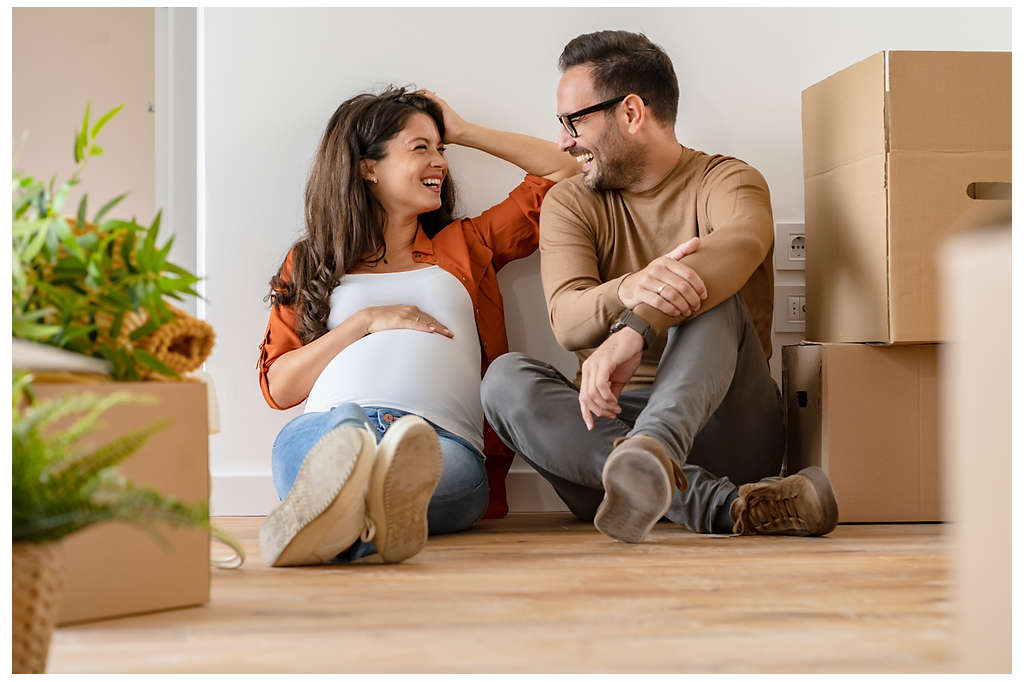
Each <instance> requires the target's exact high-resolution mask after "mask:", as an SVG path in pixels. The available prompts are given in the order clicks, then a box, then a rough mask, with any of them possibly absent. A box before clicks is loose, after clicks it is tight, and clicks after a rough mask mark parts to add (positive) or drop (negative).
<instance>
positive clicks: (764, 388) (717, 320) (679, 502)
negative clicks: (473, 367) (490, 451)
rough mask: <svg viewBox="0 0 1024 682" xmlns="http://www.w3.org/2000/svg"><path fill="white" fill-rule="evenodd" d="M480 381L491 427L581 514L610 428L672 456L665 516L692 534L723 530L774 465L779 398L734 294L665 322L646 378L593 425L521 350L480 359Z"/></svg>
mask: <svg viewBox="0 0 1024 682" xmlns="http://www.w3.org/2000/svg"><path fill="white" fill-rule="evenodd" d="M481 390H482V400H483V406H484V414H485V415H486V417H487V421H488V422H490V424H491V426H493V427H494V430H495V431H496V432H497V434H498V435H499V436H500V437H501V439H502V440H503V441H504V442H505V444H506V445H507V446H508V447H509V448H511V449H512V450H515V451H516V452H518V453H519V455H520V456H521V457H522V458H523V459H524V460H526V462H527V463H529V464H530V466H532V467H533V468H534V469H536V470H537V472H538V473H540V475H541V476H543V477H544V478H545V479H547V480H548V481H549V482H550V483H551V485H552V486H554V489H555V492H557V493H558V496H559V497H561V498H562V500H563V501H564V502H565V504H566V505H567V506H568V507H569V509H570V511H572V513H573V514H575V515H576V516H577V517H578V518H580V519H582V520H585V521H590V520H593V518H594V514H595V513H596V511H597V507H598V505H600V503H601V500H602V499H603V498H604V491H603V488H602V483H601V473H602V471H603V469H604V463H605V460H606V459H607V458H608V455H609V454H610V453H611V451H612V447H613V446H612V442H613V441H614V440H615V439H616V438H618V437H620V436H633V435H636V434H640V433H643V434H647V435H649V436H653V437H655V438H657V439H658V440H659V441H661V443H662V444H664V445H665V448H666V450H667V452H668V453H669V455H670V456H672V457H673V458H675V460H676V461H677V462H679V464H680V465H681V466H682V470H683V474H684V475H685V476H686V481H687V483H688V484H689V487H688V489H687V490H685V491H676V494H675V497H674V499H673V500H672V505H671V506H670V507H669V510H668V513H667V514H666V517H667V518H668V519H669V520H671V521H674V522H676V523H679V524H681V525H683V526H685V527H686V528H688V529H690V530H692V531H694V532H698V533H728V532H731V521H730V519H729V513H728V512H729V510H728V506H729V504H730V503H731V501H732V500H733V499H734V498H735V494H736V488H737V486H740V485H742V484H744V483H749V482H753V481H757V480H760V479H761V478H764V477H766V476H777V475H778V474H779V471H780V469H781V467H782V456H783V451H784V449H785V439H786V434H785V428H784V426H783V419H782V397H781V395H780V393H779V390H778V387H777V386H776V385H775V381H774V380H773V379H772V378H771V375H770V374H769V372H768V363H767V362H766V361H765V357H764V353H763V351H762V350H761V345H760V342H759V340H758V336H757V333H756V331H755V329H754V325H753V322H752V321H751V319H750V313H749V312H748V310H747V307H746V305H745V304H744V303H743V300H742V299H741V298H740V296H739V295H738V294H737V295H735V296H733V297H732V298H729V299H727V300H725V301H723V302H722V303H720V304H719V305H717V306H715V307H714V308H712V309H711V310H708V311H707V312H705V313H703V314H702V315H700V316H698V317H696V318H694V319H693V320H691V321H689V322H684V323H682V324H680V325H677V326H675V327H672V328H671V329H669V331H668V341H667V344H666V346H665V352H664V353H663V355H662V357H661V361H660V362H659V364H658V372H657V375H656V377H655V381H654V384H652V385H651V386H650V387H649V388H644V389H641V390H636V391H628V392H624V393H623V394H622V395H621V396H620V400H619V405H620V407H621V408H622V412H621V413H620V414H619V416H618V417H617V418H614V419H603V418H602V419H596V420H595V426H594V430H593V431H587V427H586V425H585V424H584V423H583V418H582V417H581V416H580V406H579V390H578V389H577V388H576V386H575V384H573V382H572V381H570V380H569V379H568V378H566V377H565V376H564V375H562V374H561V373H560V372H559V371H558V370H556V369H555V368H554V367H552V366H551V365H549V364H547V363H544V362H540V361H538V360H534V359H533V358H530V357H528V356H526V355H524V354H522V353H507V354H505V355H502V356H501V357H499V358H498V359H496V360H495V361H494V362H493V363H491V366H490V368H489V369H488V370H487V374H486V375H485V376H484V380H483V386H482V389H481Z"/></svg>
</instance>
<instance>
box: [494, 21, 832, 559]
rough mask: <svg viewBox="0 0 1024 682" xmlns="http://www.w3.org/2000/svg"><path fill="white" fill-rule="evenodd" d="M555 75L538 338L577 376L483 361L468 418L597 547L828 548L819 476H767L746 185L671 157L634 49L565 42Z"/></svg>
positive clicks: (684, 152) (778, 453) (778, 446)
mask: <svg viewBox="0 0 1024 682" xmlns="http://www.w3.org/2000/svg"><path fill="white" fill-rule="evenodd" d="M559 68H560V70H561V71H562V77H561V80H560V81H559V84H558V93H557V99H558V111H559V112H560V113H559V115H558V118H559V120H560V121H561V123H562V131H561V134H560V139H559V144H560V147H561V149H563V150H564V151H566V152H568V153H569V154H571V155H573V156H574V157H576V159H577V160H578V161H579V163H580V165H581V170H582V173H581V174H580V175H577V176H575V177H573V178H570V179H568V180H565V181H563V182H561V183H559V184H558V185H556V186H555V187H554V188H552V189H551V191H550V192H549V193H548V195H547V198H546V199H545V201H544V204H543V207H542V209H541V223H540V224H541V239H540V249H541V277H542V280H543V285H544V294H545V297H546V298H547V304H548V311H549V315H550V320H551V326H552V329H553V330H554V333H555V337H556V338H557V339H558V342H559V343H560V344H561V345H562V346H564V347H565V348H567V349H569V350H573V351H576V353H577V355H578V357H579V359H580V361H581V363H582V364H581V369H580V373H579V375H578V378H577V382H576V383H575V384H574V383H573V382H570V381H569V380H568V379H567V378H566V377H564V376H562V375H561V374H560V373H559V372H558V371H557V370H555V369H554V368H553V367H551V366H550V365H548V364H546V363H543V362H539V361H537V360H534V359H532V358H529V357H527V356H525V355H523V354H521V353H509V354H507V355H504V356H502V357H501V358H499V359H498V360H496V361H495V362H494V363H493V364H492V365H491V367H490V369H489V371H488V372H487V375H486V376H485V378H484V385H483V403H484V410H485V413H486V415H487V419H488V421H489V422H490V423H491V424H492V425H494V426H495V429H496V431H497V433H498V434H499V435H500V436H501V438H502V439H503V440H504V441H505V443H506V444H507V445H509V446H510V447H511V448H512V449H513V450H516V451H517V452H519V453H520V455H521V456H522V457H523V459H525V460H526V461H527V462H529V463H530V465H531V466H533V467H534V468H535V469H536V470H537V471H538V472H539V473H540V474H541V475H542V476H544V477H545V478H546V479H547V480H548V481H549V482H550V483H551V484H552V485H553V486H554V488H555V490H556V492H557V493H558V495H559V496H560V497H561V498H562V500H564V501H565V503H566V504H567V505H568V507H569V509H570V510H571V511H572V512H573V513H574V514H575V515H576V516H577V517H579V518H581V519H584V520H590V519H593V520H594V525H595V526H597V528H598V530H600V531H601V532H602V533H604V534H605V535H608V536H610V537H612V538H615V539H617V540H621V541H624V542H640V541H642V540H643V539H644V538H645V537H646V535H647V534H648V532H649V531H650V529H651V528H652V527H653V526H654V524H655V523H656V522H657V521H658V520H660V519H661V518H662V517H663V516H667V517H668V519H670V520H672V521H674V522H676V523H680V524H682V525H683V526H685V527H687V528H689V529H690V530H693V531H695V532H700V533H730V532H736V533H741V534H752V533H764V534H771V533H781V534H792V535H823V534H825V533H828V532H830V531H831V530H832V529H833V528H834V527H835V524H836V519H837V515H838V513H837V508H836V501H835V497H834V494H833V492H832V487H831V485H830V484H829V482H828V479H827V478H826V476H825V474H824V473H823V472H822V471H821V470H820V469H818V468H816V467H811V468H809V469H805V470H803V471H801V472H799V473H798V474H796V475H793V476H789V477H787V478H784V479H779V478H777V474H778V473H779V470H780V468H781V462H782V455H783V450H784V446H785V432H784V427H783V420H782V400H781V396H780V394H779V391H778V388H777V387H776V385H775V382H774V381H773V380H772V378H771V376H770V374H769V372H768V363H767V360H766V357H767V356H770V354H771V340H770V329H771V320H772V283H773V273H772V244H773V239H774V236H773V234H774V230H773V221H772V214H771V201H770V198H769V193H768V185H767V184H766V183H765V181H764V178H763V177H762V176H761V174H760V173H758V172H757V171H756V170H755V169H754V168H752V167H750V166H748V165H747V164H746V163H744V162H742V161H740V160H738V159H733V158H729V157H725V156H719V155H715V156H712V155H708V154H704V153H703V152H699V151H695V150H692V149H688V148H686V147H683V146H681V145H680V144H679V142H678V141H677V140H676V136H675V130H674V127H675V119H676V111H677V108H678V101H679V86H678V84H677V81H676V76H675V71H674V69H673V67H672V62H671V60H670V59H669V58H668V55H667V54H665V52H664V51H663V50H662V49H661V48H660V47H658V46H657V45H655V44H654V43H652V42H651V41H650V40H648V39H647V38H646V37H645V36H643V35H641V34H634V33H628V32H625V31H600V32H597V33H590V34H586V35H581V36H579V37H577V38H575V39H574V40H572V41H570V42H569V44H568V45H566V47H565V49H564V51H563V52H562V55H561V58H560V59H559ZM773 476H776V477H775V478H769V477H773ZM737 486H738V487H737Z"/></svg>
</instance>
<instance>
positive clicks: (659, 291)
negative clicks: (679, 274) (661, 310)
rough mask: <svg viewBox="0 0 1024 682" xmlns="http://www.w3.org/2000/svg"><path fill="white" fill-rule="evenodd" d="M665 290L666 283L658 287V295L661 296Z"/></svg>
mask: <svg viewBox="0 0 1024 682" xmlns="http://www.w3.org/2000/svg"><path fill="white" fill-rule="evenodd" d="M664 290H665V285H664V284H662V285H661V286H660V287H658V296H661V292H662V291H664Z"/></svg>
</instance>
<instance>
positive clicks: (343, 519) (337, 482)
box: [260, 426, 376, 566]
mask: <svg viewBox="0 0 1024 682" xmlns="http://www.w3.org/2000/svg"><path fill="white" fill-rule="evenodd" d="M375 449H376V441H375V439H374V437H373V434H372V433H370V431H369V430H368V429H365V428H359V427H355V426H340V427H338V428H336V429H334V430H332V431H330V432H328V433H327V434H326V435H325V436H324V437H323V438H321V439H320V440H319V441H318V442H317V444H316V445H314V446H313V448H312V449H311V450H310V451H309V454H308V455H306V459H305V461H304V462H303V463H302V467H301V468H300V469H299V473H298V476H296V478H295V483H294V484H293V485H292V489H291V490H290V491H289V492H288V495H287V496H286V497H285V498H284V500H282V501H281V504H279V505H278V506H277V508H275V509H274V511H272V512H270V514H268V515H267V518H265V519H264V520H263V523H262V524H260V554H261V555H262V556H263V561H265V562H266V563H267V564H268V565H270V566H304V565H309V564H322V563H326V562H328V561H330V560H331V559H333V558H334V557H335V556H337V554H338V553H339V552H341V551H343V550H345V549H347V548H348V547H350V546H351V545H352V544H353V543H354V542H355V541H356V540H357V539H358V538H359V535H360V533H362V532H363V530H364V528H365V523H366V521H365V518H366V486H367V483H368V482H369V480H370V473H371V472H372V471H373V464H374V461H375V458H374V451H375Z"/></svg>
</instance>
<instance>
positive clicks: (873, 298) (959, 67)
mask: <svg viewBox="0 0 1024 682" xmlns="http://www.w3.org/2000/svg"><path fill="white" fill-rule="evenodd" d="M1010 149H1011V116H1010V53H1009V52H895V51H894V52H879V53H878V54H876V55H873V56H871V57H869V58H868V59H865V60H864V61H862V62H860V63H858V64H855V65H853V66H851V67H849V68H847V69H844V70H842V71H840V72H839V73H836V74H834V75H832V76H830V77H829V78H827V79H825V80H823V81H821V82H820V83H817V84H815V85H813V86H811V87H809V88H807V89H806V90H804V92H803V158H804V210H805V222H806V230H807V263H806V265H807V270H806V277H807V324H806V338H807V339H808V340H812V341H819V342H881V343H889V344H897V343H930V342H935V341H942V340H943V339H942V335H941V334H940V332H939V328H938V320H937V313H936V311H937V305H938V304H937V278H936V272H935V271H936V266H935V250H936V248H937V246H938V244H939V243H940V242H941V240H942V238H943V237H944V236H945V235H946V234H948V232H949V231H950V229H951V225H952V223H953V222H954V220H955V219H956V218H957V217H958V216H960V215H962V214H963V213H964V212H965V211H966V210H967V209H968V208H969V206H970V205H971V203H972V202H973V201H975V199H974V198H972V197H979V198H981V197H984V196H987V195H990V194H993V193H995V194H1006V195H1007V196H1008V194H1009V189H1008V187H1007V186H1006V185H1002V184H1000V183H1008V182H1010V177H1011V175H1010V170H1011V159H1010Z"/></svg>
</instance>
